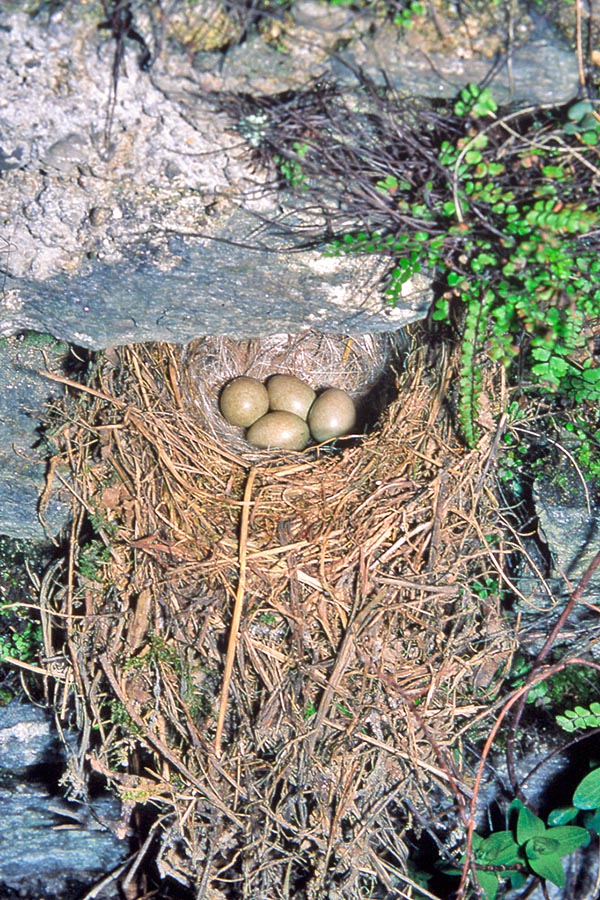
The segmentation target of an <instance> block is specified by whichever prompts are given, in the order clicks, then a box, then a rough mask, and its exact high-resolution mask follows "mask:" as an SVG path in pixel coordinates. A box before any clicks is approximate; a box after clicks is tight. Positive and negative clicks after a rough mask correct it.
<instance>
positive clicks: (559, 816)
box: [548, 717, 579, 826]
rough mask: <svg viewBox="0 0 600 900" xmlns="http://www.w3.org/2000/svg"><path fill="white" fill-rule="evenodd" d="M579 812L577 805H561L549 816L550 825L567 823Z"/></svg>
mask: <svg viewBox="0 0 600 900" xmlns="http://www.w3.org/2000/svg"><path fill="white" fill-rule="evenodd" d="M557 718H558V717H557ZM578 814H579V810H578V809H577V807H576V806H559V807H558V809H553V810H552V812H551V813H550V815H549V816H548V825H550V826H553V825H567V824H568V823H569V822H572V821H573V819H574V818H575V816H577V815H578Z"/></svg>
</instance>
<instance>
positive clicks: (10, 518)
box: [0, 335, 69, 541]
mask: <svg viewBox="0 0 600 900" xmlns="http://www.w3.org/2000/svg"><path fill="white" fill-rule="evenodd" d="M66 353H68V347H67V346H66V345H65V344H60V343H58V342H56V341H55V340H53V339H52V338H50V337H49V336H48V335H28V336H25V337H24V338H23V340H19V339H17V338H4V339H0V371H2V374H3V378H2V389H1V390H0V428H1V430H2V442H1V444H0V533H1V534H7V535H10V536H11V537H19V538H23V539H25V540H34V541H46V540H48V538H49V537H50V536H54V535H56V533H57V532H58V531H59V530H60V528H61V527H62V526H63V525H64V524H65V523H66V521H67V518H68V515H69V505H68V503H67V502H66V501H65V500H60V499H59V498H58V496H57V495H56V493H55V494H53V495H52V496H51V497H50V499H49V502H48V504H44V508H43V509H41V508H40V501H41V497H42V495H43V492H44V487H45V475H46V469H47V465H48V462H47V457H48V452H49V451H48V448H47V447H46V446H44V444H43V441H42V436H41V434H40V433H39V426H40V419H41V416H42V413H43V411H44V407H45V404H46V403H48V402H49V401H51V400H52V399H55V398H56V397H58V396H60V394H61V393H62V388H61V387H60V385H58V384H56V383H55V382H52V381H50V380H48V379H47V378H45V377H44V376H42V375H40V374H39V370H40V369H43V368H46V366H48V368H49V369H50V370H55V371H56V370H57V369H60V366H61V364H62V360H63V359H64V357H65V354H66ZM40 513H41V519H40ZM42 520H43V522H44V523H45V524H42Z"/></svg>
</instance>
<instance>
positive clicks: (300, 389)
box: [267, 375, 317, 419]
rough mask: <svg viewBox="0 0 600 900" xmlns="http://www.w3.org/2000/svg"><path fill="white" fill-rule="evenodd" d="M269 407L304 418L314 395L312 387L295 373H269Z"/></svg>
mask: <svg viewBox="0 0 600 900" xmlns="http://www.w3.org/2000/svg"><path fill="white" fill-rule="evenodd" d="M267 392H268V394H269V407H270V409H272V410H281V411H283V412H290V413H294V415H296V416H300V418H301V419H306V417H307V415H308V411H309V409H310V408H311V406H312V404H313V402H314V399H315V397H316V396H317V395H316V394H315V392H314V391H313V389H312V388H311V387H309V386H308V385H307V384H305V383H304V381H300V379H299V378H296V377H295V375H271V377H270V378H269V379H268V380H267Z"/></svg>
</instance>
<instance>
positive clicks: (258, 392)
mask: <svg viewBox="0 0 600 900" xmlns="http://www.w3.org/2000/svg"><path fill="white" fill-rule="evenodd" d="M219 408H220V410H221V413H222V415H223V418H225V419H227V421H228V422H229V424H230V425H243V426H244V427H246V428H247V427H248V426H249V425H252V424H253V423H254V422H256V420H257V419H260V417H261V416H264V414H265V413H266V412H267V410H268V409H269V395H268V393H267V389H266V387H265V386H264V384H262V383H261V382H260V381H258V379H257V378H249V377H248V376H247V375H240V376H239V378H234V379H233V381H230V382H229V384H226V385H225V387H224V388H223V391H222V392H221V396H220V398H219Z"/></svg>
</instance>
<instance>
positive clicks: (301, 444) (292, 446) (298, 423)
mask: <svg viewBox="0 0 600 900" xmlns="http://www.w3.org/2000/svg"><path fill="white" fill-rule="evenodd" d="M246 440H247V441H248V443H249V444H253V445H254V446H255V447H260V449H261V450H304V448H305V447H306V445H307V444H308V442H309V440H310V434H309V431H308V425H307V424H306V422H305V421H304V419H301V418H300V416H295V415H294V413H291V412H283V411H281V410H278V411H276V412H269V413H267V414H266V415H265V416H263V417H262V418H261V419H259V420H258V422H255V423H254V425H252V426H251V427H250V428H249V429H248V431H247V433H246Z"/></svg>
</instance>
